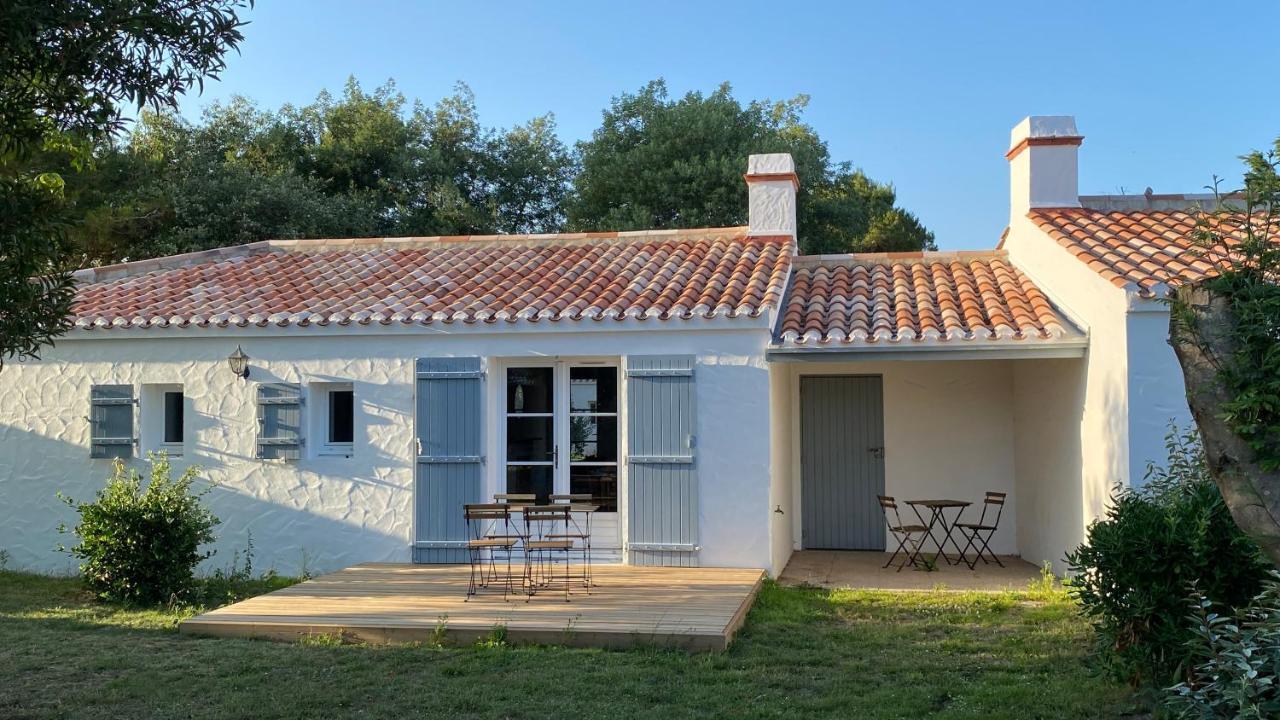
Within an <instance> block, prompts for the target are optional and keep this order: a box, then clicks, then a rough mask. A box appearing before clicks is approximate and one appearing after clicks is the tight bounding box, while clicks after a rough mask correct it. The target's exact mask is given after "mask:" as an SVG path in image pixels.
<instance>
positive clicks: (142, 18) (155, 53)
mask: <svg viewBox="0 0 1280 720" xmlns="http://www.w3.org/2000/svg"><path fill="white" fill-rule="evenodd" d="M247 4H248V2H247V1H246V0H210V1H209V2H203V3H190V2H183V1H181V0H64V1H63V2H26V1H23V0H14V1H12V2H6V3H3V4H2V5H0V362H3V361H4V360H5V359H10V358H14V357H18V358H24V357H32V356H35V355H36V354H37V353H38V352H39V349H40V348H41V347H42V346H43V345H47V344H48V343H50V342H51V341H52V339H53V338H55V337H57V336H58V335H60V334H61V333H63V332H65V330H66V328H67V319H66V318H67V314H68V312H69V310H70V306H71V301H72V298H73V293H74V289H73V285H72V281H71V278H70V276H69V274H68V269H69V267H70V265H71V264H72V262H71V258H70V257H69V249H70V248H69V245H68V243H67V241H66V237H65V231H66V229H67V227H68V224H69V223H70V222H71V218H69V217H68V216H67V215H66V213H65V196H64V191H65V186H66V180H65V178H64V176H65V175H67V174H68V173H74V172H78V171H80V170H82V169H84V168H85V167H86V165H87V163H88V162H89V160H90V159H91V156H90V153H89V150H88V148H89V147H90V146H91V145H92V144H93V143H96V142H102V141H104V140H105V139H106V138H108V137H110V136H111V135H112V134H113V133H115V132H116V131H118V130H119V129H120V128H121V125H122V122H123V121H122V119H121V117H122V116H121V112H122V109H123V108H125V107H135V108H141V107H151V108H157V109H159V108H172V107H174V105H175V103H176V101H177V98H178V97H179V96H180V95H181V94H182V93H184V92H186V91H187V90H189V89H191V88H192V87H193V86H197V85H199V84H200V83H202V82H203V79H204V78H206V77H211V76H215V75H216V74H217V73H218V72H219V71H220V70H222V68H223V60H222V57H223V55H224V54H225V53H226V52H227V51H228V50H230V49H233V48H235V47H236V46H237V44H238V43H239V42H240V40H241V39H242V37H241V34H240V28H241V26H242V25H243V23H242V22H241V21H240V19H239V17H238V12H239V11H240V10H242V9H243V8H245V7H246V6H247ZM33 278H35V279H34V280H33Z"/></svg>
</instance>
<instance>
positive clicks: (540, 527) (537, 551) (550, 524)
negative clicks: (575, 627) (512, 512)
mask: <svg viewBox="0 0 1280 720" xmlns="http://www.w3.org/2000/svg"><path fill="white" fill-rule="evenodd" d="M569 514H570V507H569V506H568V505H561V506H548V505H539V506H536V507H526V508H525V509H524V513H523V515H524V523H525V538H526V539H525V541H524V568H525V570H524V582H525V593H526V594H527V595H528V597H529V598H532V596H533V594H534V593H535V592H537V591H538V588H543V587H548V586H550V585H553V584H555V583H563V584H564V601H565V602H569V589H570V587H571V586H572V585H575V584H577V583H580V582H583V581H584V580H585V579H586V576H585V574H583V573H582V571H581V570H580V571H579V572H577V573H574V572H572V571H571V568H570V567H569V565H570V563H569V559H570V553H572V552H573V547H574V542H573V539H572V538H568V537H563V536H564V535H566V534H567V533H568V531H569ZM556 536H559V537H556ZM557 556H559V558H560V561H561V562H562V563H563V567H564V572H563V573H559V572H557V571H556V567H555V564H556V558H557Z"/></svg>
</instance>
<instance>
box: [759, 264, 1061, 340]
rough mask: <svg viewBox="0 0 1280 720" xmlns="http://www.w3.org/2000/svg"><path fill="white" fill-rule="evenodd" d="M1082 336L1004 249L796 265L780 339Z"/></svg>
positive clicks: (1030, 338)
mask: <svg viewBox="0 0 1280 720" xmlns="http://www.w3.org/2000/svg"><path fill="white" fill-rule="evenodd" d="M1078 335H1079V331H1077V330H1076V329H1075V328H1074V327H1073V326H1072V325H1071V323H1070V322H1069V321H1068V320H1067V319H1066V318H1064V317H1063V316H1062V315H1061V314H1060V313H1058V311H1057V310H1055V309H1054V308H1053V306H1052V305H1051V304H1050V303H1049V301H1048V299H1047V298H1046V297H1045V296H1044V293H1042V292H1041V291H1040V289H1039V288H1037V287H1036V286H1035V285H1034V284H1032V282H1031V281H1030V280H1029V279H1027V277H1026V276H1025V275H1023V274H1022V273H1021V272H1020V271H1019V270H1018V269H1017V268H1015V267H1014V266H1013V265H1012V264H1011V263H1010V262H1009V261H1008V259H1007V257H1006V255H1005V253H1004V252H1003V251H999V250H996V251H982V252H955V253H888V254H885V253H881V254H862V255H823V256H812V257H800V258H797V259H796V262H795V267H794V269H793V272H792V280H791V285H790V287H789V288H788V289H787V296H786V299H785V301H784V302H783V310H782V318H781V320H780V322H779V325H778V331H777V341H778V342H779V343H781V344H783V345H799V346H806V345H821V344H833V345H849V344H855V343H857V344H868V343H870V344H874V343H896V342H912V343H923V342H951V341H975V340H1008V341H1015V342H1035V341H1051V340H1058V339H1062V338H1066V337H1069V336H1078Z"/></svg>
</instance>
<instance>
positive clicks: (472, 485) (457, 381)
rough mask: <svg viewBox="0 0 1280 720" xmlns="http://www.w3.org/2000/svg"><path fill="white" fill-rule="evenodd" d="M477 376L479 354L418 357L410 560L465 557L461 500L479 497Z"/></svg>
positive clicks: (458, 559)
mask: <svg viewBox="0 0 1280 720" xmlns="http://www.w3.org/2000/svg"><path fill="white" fill-rule="evenodd" d="M481 378H482V373H481V368H480V358H422V359H420V360H418V364H417V383H418V397H417V423H416V425H417V436H418V437H417V462H416V477H415V486H414V527H415V538H414V546H413V560H414V562H420V563H462V562H466V561H467V551H466V539H467V526H466V521H465V519H464V518H463V515H462V506H463V505H464V504H466V503H477V502H480V484H481V469H482V463H483V456H482V455H483V450H482V432H481V418H482V409H483V407H482V403H483V399H482V397H481V392H480V381H481Z"/></svg>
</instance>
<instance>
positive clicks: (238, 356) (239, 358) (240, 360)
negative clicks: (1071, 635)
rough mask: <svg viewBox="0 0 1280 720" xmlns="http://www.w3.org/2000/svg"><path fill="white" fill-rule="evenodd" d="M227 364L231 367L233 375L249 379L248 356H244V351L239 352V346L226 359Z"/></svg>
mask: <svg viewBox="0 0 1280 720" xmlns="http://www.w3.org/2000/svg"><path fill="white" fill-rule="evenodd" d="M227 364H228V365H230V366H231V372H233V373H235V374H236V377H240V378H247V377H249V356H248V355H245V354H244V350H241V349H240V346H239V345H237V346H236V351H235V352H233V353H231V356H230V357H228V358H227Z"/></svg>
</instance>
